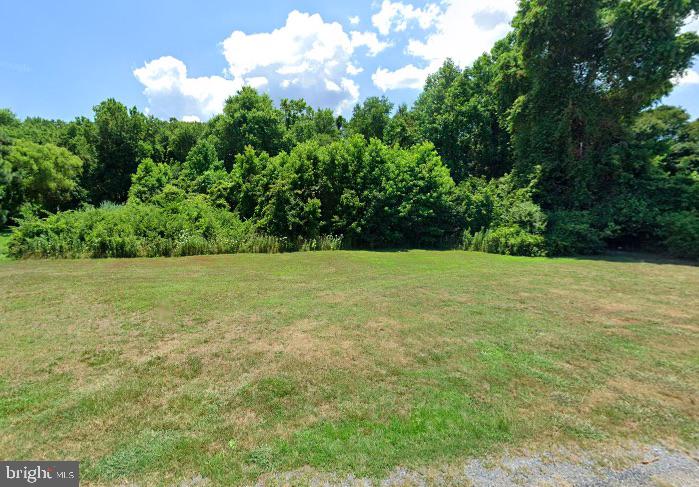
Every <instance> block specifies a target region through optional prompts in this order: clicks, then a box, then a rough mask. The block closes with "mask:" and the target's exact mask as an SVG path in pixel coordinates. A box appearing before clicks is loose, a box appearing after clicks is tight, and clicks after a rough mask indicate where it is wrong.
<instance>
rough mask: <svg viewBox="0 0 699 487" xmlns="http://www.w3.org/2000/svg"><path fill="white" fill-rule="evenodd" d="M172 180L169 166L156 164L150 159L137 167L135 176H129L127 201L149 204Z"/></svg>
mask: <svg viewBox="0 0 699 487" xmlns="http://www.w3.org/2000/svg"><path fill="white" fill-rule="evenodd" d="M171 179H172V172H171V170H170V166H168V165H167V164H158V163H155V162H153V161H152V160H151V159H150V158H148V159H145V160H144V161H143V162H142V163H140V164H139V165H138V168H137V169H136V174H134V175H132V176H131V188H130V189H129V200H135V201H140V202H142V203H148V202H150V201H151V200H152V199H153V197H155V196H156V195H157V194H158V193H160V192H161V191H162V190H163V189H164V188H165V186H166V185H167V184H168V183H169V182H170V180H171Z"/></svg>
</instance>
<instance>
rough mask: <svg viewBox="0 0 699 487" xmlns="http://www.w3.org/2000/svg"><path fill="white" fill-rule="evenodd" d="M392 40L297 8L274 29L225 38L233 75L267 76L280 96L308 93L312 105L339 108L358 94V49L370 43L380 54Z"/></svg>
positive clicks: (370, 50)
mask: <svg viewBox="0 0 699 487" xmlns="http://www.w3.org/2000/svg"><path fill="white" fill-rule="evenodd" d="M387 45H388V44H387V43H385V42H381V41H379V40H378V39H377V38H376V34H373V35H372V34H371V33H367V32H364V33H362V32H352V33H351V34H348V33H347V32H345V31H344V29H343V27H342V25H340V24H339V23H338V22H325V21H324V20H323V18H322V17H321V16H320V15H319V14H308V13H303V12H299V11H297V10H294V11H292V12H290V13H289V15H288V17H287V19H286V23H285V24H284V26H283V27H280V28H278V29H275V30H273V31H272V32H262V33H256V34H246V33H245V32H242V31H239V30H238V31H235V32H233V33H232V34H231V35H230V36H229V37H228V38H227V39H225V40H224V41H223V43H222V46H223V54H224V56H225V58H226V60H227V61H228V69H227V71H228V73H230V75H231V76H233V77H234V78H236V77H245V78H246V79H248V78H249V77H260V76H263V77H265V78H266V79H267V85H266V87H267V89H268V90H269V92H270V94H271V95H272V96H273V97H275V98H282V97H290V98H297V97H303V98H305V99H306V100H307V101H308V102H309V103H311V104H312V105H321V106H332V107H334V108H335V109H336V110H341V109H342V108H341V107H343V106H346V105H347V104H348V103H354V102H356V100H357V98H358V96H359V93H358V88H357V90H355V89H354V88H355V86H356V84H352V83H350V82H349V81H351V80H350V79H349V78H348V76H354V75H356V74H357V73H358V68H356V67H355V66H354V64H353V63H352V55H353V53H354V51H355V50H356V49H357V48H359V47H362V46H365V47H366V48H367V50H368V53H369V54H370V55H376V54H377V53H379V52H381V51H382V50H383V49H385V48H386V47H387Z"/></svg>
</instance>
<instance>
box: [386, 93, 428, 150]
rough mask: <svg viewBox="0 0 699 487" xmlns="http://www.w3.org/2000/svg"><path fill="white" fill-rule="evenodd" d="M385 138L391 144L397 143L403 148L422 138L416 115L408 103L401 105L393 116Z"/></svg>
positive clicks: (396, 144)
mask: <svg viewBox="0 0 699 487" xmlns="http://www.w3.org/2000/svg"><path fill="white" fill-rule="evenodd" d="M384 140H385V142H386V143H387V144H388V145H390V146H394V145H395V146H398V147H401V148H403V149H407V148H409V147H412V146H413V145H415V144H417V142H418V141H419V140H420V139H419V134H418V127H417V121H416V120H415V115H414V113H413V112H411V111H410V110H409V109H408V106H407V105H405V104H402V105H400V106H399V107H398V110H397V111H396V113H395V114H394V115H393V117H391V121H390V122H388V126H387V127H386V131H385V133H384Z"/></svg>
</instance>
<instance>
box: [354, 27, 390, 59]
mask: <svg viewBox="0 0 699 487" xmlns="http://www.w3.org/2000/svg"><path fill="white" fill-rule="evenodd" d="M350 35H351V36H352V37H351V42H352V49H357V48H358V47H362V46H366V47H367V48H368V49H369V55H370V56H376V55H377V54H378V53H380V52H381V51H383V50H384V49H386V48H387V47H389V46H390V45H391V44H390V43H388V42H385V41H380V40H379V38H378V37H377V36H376V33H375V32H357V31H356V30H353V31H352V32H350Z"/></svg>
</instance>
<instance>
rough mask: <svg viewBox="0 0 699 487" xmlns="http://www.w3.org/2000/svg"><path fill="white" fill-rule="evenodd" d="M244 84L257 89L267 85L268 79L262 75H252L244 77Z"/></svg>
mask: <svg viewBox="0 0 699 487" xmlns="http://www.w3.org/2000/svg"><path fill="white" fill-rule="evenodd" d="M245 84H246V85H250V86H252V87H253V88H258V89H259V88H262V87H263V86H266V85H268V84H269V80H268V79H267V78H265V77H264V76H252V77H251V78H245Z"/></svg>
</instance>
